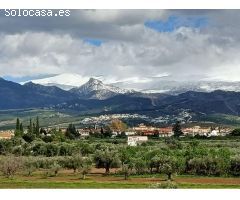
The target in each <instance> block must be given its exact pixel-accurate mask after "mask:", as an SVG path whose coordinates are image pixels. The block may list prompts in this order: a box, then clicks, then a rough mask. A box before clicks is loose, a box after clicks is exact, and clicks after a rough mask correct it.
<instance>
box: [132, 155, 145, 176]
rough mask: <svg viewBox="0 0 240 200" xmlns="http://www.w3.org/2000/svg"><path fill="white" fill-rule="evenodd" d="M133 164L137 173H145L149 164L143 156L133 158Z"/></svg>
mask: <svg viewBox="0 0 240 200" xmlns="http://www.w3.org/2000/svg"><path fill="white" fill-rule="evenodd" d="M133 166H134V168H135V170H136V172H137V174H144V172H145V170H146V168H147V165H146V161H145V160H144V158H143V157H138V158H135V159H133Z"/></svg>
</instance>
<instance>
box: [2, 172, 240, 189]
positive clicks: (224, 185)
mask: <svg viewBox="0 0 240 200" xmlns="http://www.w3.org/2000/svg"><path fill="white" fill-rule="evenodd" d="M100 171H101V170H100ZM165 178H166V177H164V176H162V175H144V176H131V177H130V178H129V179H128V180H124V178H123V177H122V176H119V175H115V174H111V175H109V176H104V175H103V173H102V172H100V173H99V170H98V173H91V174H89V175H88V176H87V178H86V179H85V180H82V179H81V178H80V175H79V174H77V173H76V174H74V173H73V172H72V171H66V170H64V171H61V172H60V173H59V174H58V175H57V176H56V177H45V176H44V173H43V172H35V173H34V174H33V175H32V176H29V177H28V176H24V175H22V174H21V175H20V174H18V175H16V176H15V177H14V178H12V179H8V178H5V177H3V176H1V177H0V188H2V189H3V188H5V189H7V188H62V189H70V188H76V189H81V188H82V189H90V188H95V189H103V188H106V189H124V188H125V189H127V188H128V189H133V188H135V189H149V188H150V185H151V184H154V183H163V182H164V181H165ZM174 181H175V182H176V183H177V185H178V188H180V189H181V188H204V189H207V188H209V189H210V188H214V189H218V188H219V189H229V188H236V189H237V188H238V189H240V178H222V177H197V176H175V177H174Z"/></svg>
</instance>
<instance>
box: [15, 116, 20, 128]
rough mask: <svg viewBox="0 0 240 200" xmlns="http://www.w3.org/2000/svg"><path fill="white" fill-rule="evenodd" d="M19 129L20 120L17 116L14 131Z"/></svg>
mask: <svg viewBox="0 0 240 200" xmlns="http://www.w3.org/2000/svg"><path fill="white" fill-rule="evenodd" d="M19 130H20V121H19V118H17V122H16V131H19Z"/></svg>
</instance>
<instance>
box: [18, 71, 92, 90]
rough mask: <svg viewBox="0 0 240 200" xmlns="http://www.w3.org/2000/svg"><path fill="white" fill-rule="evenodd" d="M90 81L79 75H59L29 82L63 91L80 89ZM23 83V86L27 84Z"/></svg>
mask: <svg viewBox="0 0 240 200" xmlns="http://www.w3.org/2000/svg"><path fill="white" fill-rule="evenodd" d="M87 81H88V77H83V76H81V75H79V74H70V73H65V74H59V75H56V76H52V77H49V78H42V79H36V80H29V81H27V82H32V83H36V84H40V85H44V86H57V87H59V88H61V89H63V90H70V89H72V88H74V87H79V86H81V85H83V84H84V83H86V82H87ZM25 83H26V82H22V83H21V84H25Z"/></svg>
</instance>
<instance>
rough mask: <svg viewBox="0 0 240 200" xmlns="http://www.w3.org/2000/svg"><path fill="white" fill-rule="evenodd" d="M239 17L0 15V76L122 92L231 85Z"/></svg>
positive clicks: (188, 13)
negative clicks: (202, 83) (84, 81)
mask: <svg viewBox="0 0 240 200" xmlns="http://www.w3.org/2000/svg"><path fill="white" fill-rule="evenodd" d="M0 13H2V12H0ZM239 18H240V10H71V15H70V16H69V17H6V16H3V15H0V27H1V28H0V76H1V77H4V78H6V79H8V80H12V81H16V82H21V81H28V80H31V79H37V78H44V77H50V76H53V75H56V74H63V73H76V74H79V75H81V76H82V77H86V78H89V77H101V79H102V80H103V81H105V82H107V83H115V84H118V83H119V84H120V85H122V86H123V87H124V86H126V87H130V88H141V87H143V86H144V85H145V86H146V85H147V86H148V88H151V86H153V85H155V86H156V84H160V83H159V81H161V80H175V81H198V80H212V81H239V79H240V20H239Z"/></svg>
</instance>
